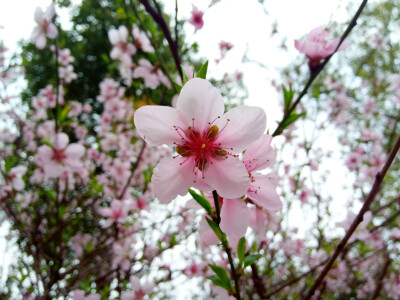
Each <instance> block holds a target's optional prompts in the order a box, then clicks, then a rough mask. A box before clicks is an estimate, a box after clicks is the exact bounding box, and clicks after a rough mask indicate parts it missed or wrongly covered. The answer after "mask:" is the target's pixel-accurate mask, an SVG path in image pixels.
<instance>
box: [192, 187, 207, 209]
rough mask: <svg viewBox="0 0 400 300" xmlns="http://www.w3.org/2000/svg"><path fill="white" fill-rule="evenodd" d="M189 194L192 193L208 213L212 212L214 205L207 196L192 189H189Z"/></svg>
mask: <svg viewBox="0 0 400 300" xmlns="http://www.w3.org/2000/svg"><path fill="white" fill-rule="evenodd" d="M189 194H190V195H192V197H193V199H194V200H196V202H197V203H198V204H200V206H201V207H203V208H204V209H205V210H206V211H207V212H208V213H211V212H212V206H211V204H210V202H209V201H208V200H207V199H206V198H204V197H203V196H201V195H199V194H197V193H196V192H195V191H193V190H192V189H189Z"/></svg>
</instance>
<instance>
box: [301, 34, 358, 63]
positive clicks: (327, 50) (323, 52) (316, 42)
mask: <svg viewBox="0 0 400 300" xmlns="http://www.w3.org/2000/svg"><path fill="white" fill-rule="evenodd" d="M327 37H328V31H327V30H326V29H325V28H323V27H317V28H315V29H313V30H312V31H311V32H310V33H309V34H308V36H307V38H306V40H305V41H299V40H295V41H294V46H295V47H296V49H297V50H299V51H300V52H301V53H304V54H305V55H306V56H307V57H308V58H309V65H310V66H311V67H316V66H318V65H319V64H320V61H321V60H322V59H324V58H326V57H328V56H329V55H331V54H332V53H333V52H334V51H335V49H336V47H337V46H338V44H339V42H340V38H336V39H334V40H331V41H328V40H327ZM349 45H350V43H349V42H343V43H342V45H341V46H340V47H339V49H338V51H341V50H344V49H346V48H347V47H348V46H349Z"/></svg>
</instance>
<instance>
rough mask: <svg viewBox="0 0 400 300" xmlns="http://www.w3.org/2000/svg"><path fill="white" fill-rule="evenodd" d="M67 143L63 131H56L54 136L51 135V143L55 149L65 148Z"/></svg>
mask: <svg viewBox="0 0 400 300" xmlns="http://www.w3.org/2000/svg"><path fill="white" fill-rule="evenodd" d="M68 143H69V138H68V135H66V134H65V133H64V132H60V133H57V134H56V135H55V136H53V137H52V141H51V144H52V145H53V147H54V148H55V149H57V150H61V149H65V147H67V145H68Z"/></svg>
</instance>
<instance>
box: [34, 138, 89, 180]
mask: <svg viewBox="0 0 400 300" xmlns="http://www.w3.org/2000/svg"><path fill="white" fill-rule="evenodd" d="M51 145H52V147H50V146H48V145H43V146H40V147H39V148H38V152H37V154H36V155H35V161H36V163H37V165H38V166H39V167H41V168H43V169H44V172H45V174H46V177H47V178H57V177H59V176H61V174H62V173H63V172H64V170H67V171H71V172H77V171H78V170H79V169H81V168H82V167H83V163H82V161H81V158H82V156H83V155H84V154H85V147H83V146H82V145H80V144H76V143H74V144H69V138H68V135H66V134H65V133H63V132H61V133H57V134H56V135H53V136H52V138H51Z"/></svg>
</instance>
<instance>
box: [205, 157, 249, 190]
mask: <svg viewBox="0 0 400 300" xmlns="http://www.w3.org/2000/svg"><path fill="white" fill-rule="evenodd" d="M204 181H206V182H207V183H208V184H209V185H210V186H211V187H213V188H214V189H215V190H217V192H218V194H219V195H220V196H221V197H224V198H238V197H241V196H243V195H244V194H245V193H246V191H247V189H248V187H249V184H250V178H249V174H248V172H247V170H246V167H245V165H244V164H243V162H242V161H240V160H239V159H238V158H236V157H231V156H229V157H228V158H226V159H224V158H222V159H218V160H217V159H215V160H213V161H212V163H210V164H209V165H208V166H207V167H206V168H205V170H204Z"/></svg>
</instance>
